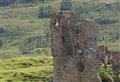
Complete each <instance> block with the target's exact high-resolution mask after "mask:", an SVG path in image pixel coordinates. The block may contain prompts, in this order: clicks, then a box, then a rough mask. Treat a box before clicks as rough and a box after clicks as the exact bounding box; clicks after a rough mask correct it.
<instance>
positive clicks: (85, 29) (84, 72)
mask: <svg viewBox="0 0 120 82" xmlns="http://www.w3.org/2000/svg"><path fill="white" fill-rule="evenodd" d="M51 44H52V46H51V50H52V55H53V57H54V76H53V82H99V81H98V78H97V76H98V67H99V66H98V58H97V50H96V49H97V47H96V26H95V23H94V21H93V20H83V21H81V25H80V26H78V28H76V26H75V14H74V13H73V12H70V11H58V12H53V13H52V14H51Z"/></svg>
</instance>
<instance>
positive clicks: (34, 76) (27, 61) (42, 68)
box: [0, 56, 113, 82]
mask: <svg viewBox="0 0 120 82" xmlns="http://www.w3.org/2000/svg"><path fill="white" fill-rule="evenodd" d="M0 67H1V69H0V70H1V71H0V80H1V82H38V81H39V82H47V80H48V79H49V78H51V77H52V76H53V58H52V57H51V56H36V57H19V58H12V59H7V60H1V61H0ZM108 68H109V69H104V68H103V67H101V68H100V69H99V76H100V78H99V79H100V80H107V81H109V82H113V78H112V76H111V74H112V73H111V72H112V71H111V67H110V66H109V67H108ZM103 82H104V81H103Z"/></svg>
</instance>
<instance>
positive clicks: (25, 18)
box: [0, 0, 120, 58]
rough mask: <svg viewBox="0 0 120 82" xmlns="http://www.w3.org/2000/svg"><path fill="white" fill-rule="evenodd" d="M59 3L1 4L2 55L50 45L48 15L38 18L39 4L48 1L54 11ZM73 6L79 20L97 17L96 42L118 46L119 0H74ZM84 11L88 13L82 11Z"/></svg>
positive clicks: (52, 1) (119, 27)
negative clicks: (97, 31) (97, 33)
mask: <svg viewBox="0 0 120 82" xmlns="http://www.w3.org/2000/svg"><path fill="white" fill-rule="evenodd" d="M60 3H61V0H46V1H45V2H39V3H36V4H35V5H31V4H30V3H20V2H16V3H11V4H10V5H8V6H2V7H1V11H0V16H1V20H0V23H1V27H0V45H1V46H0V47H1V48H2V49H1V54H0V55H2V58H12V57H15V56H19V55H21V54H23V53H25V54H28V55H29V54H32V55H34V52H33V51H34V49H36V48H45V47H50V28H49V22H50V18H38V15H39V8H41V7H42V6H45V5H51V6H52V11H55V10H59V7H60ZM73 7H74V9H73V11H75V12H76V14H77V15H79V14H80V18H79V17H78V18H79V19H80V20H81V19H83V18H93V19H94V20H95V21H96V23H97V28H98V30H99V35H98V45H101V44H104V45H107V46H109V48H110V49H112V50H119V49H120V48H119V46H120V44H119V42H120V41H119V40H120V37H119V35H120V32H119V30H118V29H120V9H119V8H120V3H119V2H118V0H74V1H73ZM109 7H111V9H110V10H109V9H108V8H109ZM114 8H116V9H117V10H116V9H114ZM88 10H89V11H88ZM77 11H80V12H77ZM86 11H88V13H85V12H86ZM81 12H83V13H81ZM23 47H24V48H23ZM21 48H23V49H21ZM23 51H28V52H23ZM23 55H24V54H23Z"/></svg>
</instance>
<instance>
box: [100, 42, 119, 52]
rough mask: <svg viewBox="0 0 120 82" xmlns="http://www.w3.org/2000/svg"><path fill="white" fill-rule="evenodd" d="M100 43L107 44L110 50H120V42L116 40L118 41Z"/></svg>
mask: <svg viewBox="0 0 120 82" xmlns="http://www.w3.org/2000/svg"><path fill="white" fill-rule="evenodd" d="M100 45H105V46H107V47H108V50H112V51H113V50H115V51H120V42H119V41H116V42H101V43H98V46H100Z"/></svg>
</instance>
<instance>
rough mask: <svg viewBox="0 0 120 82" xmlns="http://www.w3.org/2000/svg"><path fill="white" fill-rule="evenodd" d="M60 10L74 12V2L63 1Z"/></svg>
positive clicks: (70, 0)
mask: <svg viewBox="0 0 120 82" xmlns="http://www.w3.org/2000/svg"><path fill="white" fill-rule="evenodd" d="M60 10H65V11H66V10H72V0H62V2H61V6H60Z"/></svg>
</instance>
